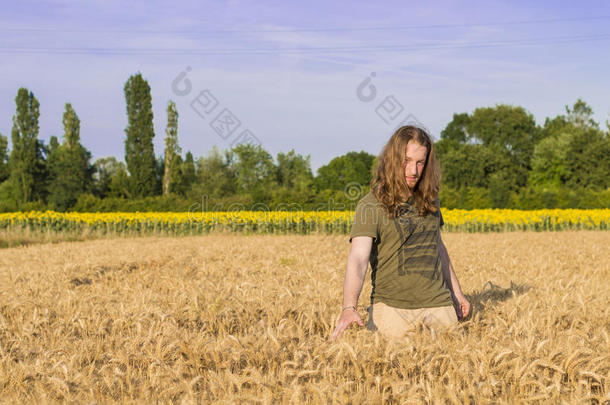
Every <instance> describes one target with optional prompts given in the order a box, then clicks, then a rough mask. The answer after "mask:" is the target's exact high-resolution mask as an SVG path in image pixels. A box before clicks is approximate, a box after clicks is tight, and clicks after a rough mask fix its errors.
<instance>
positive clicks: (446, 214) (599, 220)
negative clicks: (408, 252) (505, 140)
mask: <svg viewBox="0 0 610 405" xmlns="http://www.w3.org/2000/svg"><path fill="white" fill-rule="evenodd" d="M442 213H443V219H444V221H445V226H444V230H445V231H449V232H504V231H563V230H607V229H608V228H609V224H610V209H598V210H577V209H563V210H561V209H547V210H535V211H521V210H508V209H504V210H503V209H480V210H459V209H455V210H443V211H442ZM353 219H354V211H234V212H231V211H229V212H196V213H194V212H173V213H168V212H135V213H133V212H114V213H60V212H54V211H45V212H41V211H30V212H12V213H3V214H0V229H3V230H9V231H10V230H29V231H50V232H59V233H63V232H66V233H70V232H83V231H95V232H100V233H102V234H124V233H125V234H168V235H197V234H205V233H210V232H218V231H220V232H241V233H280V234H310V233H332V234H348V233H349V232H350V230H351V225H352V222H353Z"/></svg>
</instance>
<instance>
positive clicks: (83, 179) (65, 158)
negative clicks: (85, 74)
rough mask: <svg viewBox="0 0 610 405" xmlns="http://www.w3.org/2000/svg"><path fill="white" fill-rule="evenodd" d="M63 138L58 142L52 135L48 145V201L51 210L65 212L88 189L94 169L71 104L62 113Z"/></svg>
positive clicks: (89, 188)
mask: <svg viewBox="0 0 610 405" xmlns="http://www.w3.org/2000/svg"><path fill="white" fill-rule="evenodd" d="M63 125H64V140H63V143H62V144H61V145H59V144H58V141H57V138H56V137H52V138H51V143H50V146H49V153H48V161H47V165H48V167H49V175H50V181H49V185H48V187H49V193H48V201H49V204H50V205H51V207H52V208H53V209H56V210H59V211H65V210H67V209H68V208H70V207H72V206H73V205H74V204H75V203H76V201H77V200H78V197H79V196H80V195H81V194H82V193H85V192H88V191H90V190H91V185H92V182H93V171H94V168H93V166H92V165H91V163H90V161H91V153H90V152H89V151H88V150H87V149H86V148H85V147H84V146H83V145H82V144H81V142H80V120H79V118H78V116H77V115H76V112H75V111H74V109H73V108H72V105H71V104H70V103H66V106H65V112H64V115H63Z"/></svg>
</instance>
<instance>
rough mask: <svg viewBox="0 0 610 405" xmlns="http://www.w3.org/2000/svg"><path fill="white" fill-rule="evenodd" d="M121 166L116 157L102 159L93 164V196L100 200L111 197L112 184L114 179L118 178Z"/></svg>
mask: <svg viewBox="0 0 610 405" xmlns="http://www.w3.org/2000/svg"><path fill="white" fill-rule="evenodd" d="M121 165H123V167H124V164H123V163H121V162H119V161H118V160H117V159H116V158H115V157H114V156H109V157H105V158H100V159H97V160H96V161H95V163H94V164H93V168H94V169H93V194H94V195H95V196H97V197H100V198H105V197H107V196H109V195H110V184H111V182H112V179H113V178H114V177H116V176H117V173H118V172H119V170H120V169H121Z"/></svg>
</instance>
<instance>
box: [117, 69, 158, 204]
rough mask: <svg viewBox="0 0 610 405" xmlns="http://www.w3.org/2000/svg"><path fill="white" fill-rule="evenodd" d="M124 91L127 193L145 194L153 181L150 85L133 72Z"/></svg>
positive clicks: (154, 181) (154, 171)
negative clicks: (128, 186) (128, 191)
mask: <svg viewBox="0 0 610 405" xmlns="http://www.w3.org/2000/svg"><path fill="white" fill-rule="evenodd" d="M124 91H125V101H126V103H127V128H125V133H126V135H127V138H126V139H125V162H126V163H127V170H128V171H129V176H130V188H131V195H133V196H134V197H146V196H150V195H153V194H154V192H155V188H156V187H155V186H156V184H157V177H156V175H155V173H156V162H155V152H154V146H153V138H154V136H155V132H154V128H153V111H152V98H151V95H150V86H149V85H148V82H147V81H146V80H144V78H142V74H141V73H137V74H135V75H132V76H131V77H129V79H128V80H127V82H126V83H125V88H124Z"/></svg>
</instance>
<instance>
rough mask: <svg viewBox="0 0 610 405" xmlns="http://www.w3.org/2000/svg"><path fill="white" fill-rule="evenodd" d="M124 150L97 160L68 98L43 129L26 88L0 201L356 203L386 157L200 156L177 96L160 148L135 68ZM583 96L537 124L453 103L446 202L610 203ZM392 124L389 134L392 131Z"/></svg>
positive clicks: (81, 206) (606, 148) (445, 134)
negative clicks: (184, 144) (56, 126)
mask: <svg viewBox="0 0 610 405" xmlns="http://www.w3.org/2000/svg"><path fill="white" fill-rule="evenodd" d="M123 90H124V95H125V102H126V114H127V127H126V128H125V161H124V162H122V161H119V160H117V159H116V158H115V157H112V156H111V157H105V158H100V159H97V160H96V161H95V162H92V156H91V153H90V152H89V151H88V150H87V148H86V147H84V146H83V144H82V142H81V135H80V120H79V118H78V115H77V113H76V111H75V109H74V107H73V106H72V105H71V104H70V103H66V104H65V111H64V114H63V128H64V133H63V137H62V139H61V140H60V139H58V138H57V137H56V136H51V138H50V141H49V143H48V145H45V143H44V142H42V141H41V140H40V139H38V135H39V126H38V119H39V116H40V104H39V102H38V100H37V99H36V97H35V96H34V94H33V93H32V92H31V91H29V90H27V89H26V88H20V89H19V90H18V92H17V96H16V98H15V104H16V111H15V114H14V116H13V126H12V130H11V149H10V151H9V148H8V138H7V137H5V136H3V135H2V134H0V211H4V212H6V211H18V210H21V211H26V210H32V209H37V210H46V209H51V210H57V211H189V210H190V211H193V210H227V209H229V210H232V209H265V208H266V209H305V210H312V209H313V210H315V209H330V210H333V209H353V208H354V206H355V203H356V202H357V200H358V199H359V198H360V197H361V196H363V195H364V193H366V192H367V191H368V190H369V187H368V184H369V181H370V179H371V173H372V170H373V168H374V167H375V164H376V157H375V156H374V155H372V154H369V153H367V152H364V151H360V152H354V151H352V152H348V153H346V154H344V155H342V156H339V157H336V158H334V159H332V160H331V161H330V162H329V163H328V164H326V165H324V166H322V167H320V168H319V169H318V171H317V173H316V175H314V174H313V172H312V170H311V164H310V156H309V155H307V156H303V155H300V154H298V153H296V152H295V151H294V149H293V150H290V151H289V152H287V153H283V152H281V153H278V154H277V156H276V158H275V159H274V158H273V157H272V156H271V155H270V154H269V153H268V152H267V151H266V150H265V149H264V148H263V147H262V146H261V145H253V144H248V143H245V144H237V145H235V146H234V147H232V148H230V149H228V150H219V149H218V148H216V147H214V148H213V149H212V150H211V151H209V152H208V153H207V154H206V155H203V156H200V157H198V158H195V157H194V156H193V154H192V152H190V151H187V152H186V153H185V154H184V155H183V154H182V150H181V148H180V146H179V139H178V133H179V131H178V118H179V114H178V111H177V108H176V105H175V103H174V102H173V101H171V100H170V101H169V102H168V104H167V110H166V112H167V125H166V129H165V148H164V153H163V155H161V156H156V155H155V151H154V147H153V139H154V137H155V132H154V128H153V112H152V98H151V89H150V86H149V84H148V82H147V81H146V80H145V79H144V78H143V77H142V75H141V73H137V74H134V75H132V76H131V77H129V79H128V80H127V82H126V83H125V85H124V89H123ZM592 117H593V110H592V108H591V107H590V106H589V105H587V104H586V103H585V102H584V101H583V100H581V99H579V100H577V101H576V102H575V103H574V105H573V106H572V107H568V106H566V108H565V114H561V115H558V116H556V117H554V118H546V120H545V123H544V125H537V124H536V122H535V119H534V117H533V115H532V114H530V113H528V112H527V111H526V110H525V109H524V108H522V107H519V106H511V105H496V106H494V107H481V108H477V109H475V110H474V112H473V113H472V114H468V113H460V114H454V116H453V119H452V121H451V122H450V123H449V124H448V125H447V126H446V128H445V129H444V130H443V131H442V132H441V139H440V140H439V141H438V142H436V144H435V148H436V153H437V156H438V158H439V160H440V162H441V170H442V173H443V187H442V189H441V196H440V198H441V204H442V205H443V206H444V207H448V208H466V209H471V208H521V209H535V208H607V207H610V188H609V187H610V180H609V178H610V164H608V158H607V156H610V136H609V133H610V124H607V125H608V128H607V130H606V131H604V130H602V129H601V128H600V125H599V124H598V123H597V122H595V121H594V120H593V118H592ZM389 135H390V134H388V137H389Z"/></svg>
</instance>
